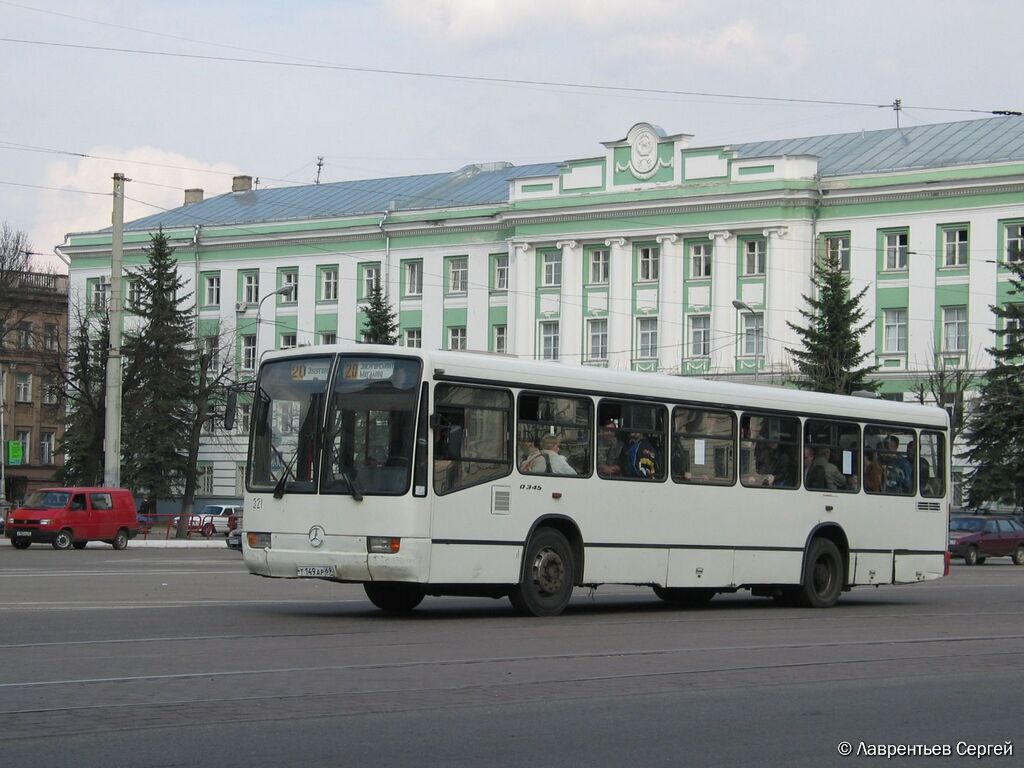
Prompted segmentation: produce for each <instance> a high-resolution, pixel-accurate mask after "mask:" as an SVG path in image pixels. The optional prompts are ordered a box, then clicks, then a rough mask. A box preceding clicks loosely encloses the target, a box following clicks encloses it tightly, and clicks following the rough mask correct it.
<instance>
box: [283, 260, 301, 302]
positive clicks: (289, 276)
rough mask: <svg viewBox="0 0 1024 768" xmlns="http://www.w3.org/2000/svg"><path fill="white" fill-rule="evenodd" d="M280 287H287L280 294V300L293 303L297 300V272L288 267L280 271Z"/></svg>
mask: <svg viewBox="0 0 1024 768" xmlns="http://www.w3.org/2000/svg"><path fill="white" fill-rule="evenodd" d="M281 287H282V288H288V290H287V291H285V292H284V293H282V294H281V301H282V302H284V303H286V304H294V303H295V302H297V301H298V300H299V273H298V272H297V271H295V270H294V269H289V270H287V271H285V272H282V273H281Z"/></svg>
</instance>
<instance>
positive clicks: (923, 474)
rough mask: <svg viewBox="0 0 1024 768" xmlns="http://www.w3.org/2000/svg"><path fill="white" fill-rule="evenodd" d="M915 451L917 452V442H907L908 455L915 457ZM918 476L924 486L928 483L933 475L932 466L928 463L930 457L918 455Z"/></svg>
mask: <svg viewBox="0 0 1024 768" xmlns="http://www.w3.org/2000/svg"><path fill="white" fill-rule="evenodd" d="M915 453H917V443H916V442H915V441H914V440H911V441H910V442H908V443H907V456H908V457H910V458H913V456H914V454H915ZM917 476H918V482H919V483H920V484H921V487H922V488H924V487H925V486H926V485H928V481H929V480H930V479H931V476H932V470H931V466H930V465H929V464H928V459H926V458H925V457H924V456H923V455H921V456H918V457H917Z"/></svg>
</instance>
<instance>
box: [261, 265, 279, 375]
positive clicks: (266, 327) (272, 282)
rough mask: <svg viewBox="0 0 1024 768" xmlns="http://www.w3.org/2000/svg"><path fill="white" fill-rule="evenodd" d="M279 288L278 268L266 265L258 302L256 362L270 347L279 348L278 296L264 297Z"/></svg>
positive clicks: (262, 270) (262, 273)
mask: <svg viewBox="0 0 1024 768" xmlns="http://www.w3.org/2000/svg"><path fill="white" fill-rule="evenodd" d="M276 288H277V269H276V268H275V267H264V268H263V269H261V270H260V302H262V303H258V304H257V314H258V316H259V327H258V328H257V329H256V363H257V365H258V364H259V360H260V356H261V355H262V354H263V353H264V352H266V351H267V350H268V349H276V348H277V296H271V297H270V298H269V299H267V300H266V301H263V299H264V298H265V297H266V295H267V294H268V293H270V292H271V291H273V290H275V289H276Z"/></svg>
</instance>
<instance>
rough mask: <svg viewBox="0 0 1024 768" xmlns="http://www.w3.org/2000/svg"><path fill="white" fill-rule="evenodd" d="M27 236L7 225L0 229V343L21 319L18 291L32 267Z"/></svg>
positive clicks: (30, 248)
mask: <svg viewBox="0 0 1024 768" xmlns="http://www.w3.org/2000/svg"><path fill="white" fill-rule="evenodd" d="M31 254H32V247H31V245H30V244H29V241H28V235H26V234H25V233H24V232H22V231H21V230H17V229H14V228H13V227H11V225H10V224H8V223H7V222H6V221H5V222H4V223H3V224H2V225H0V339H3V338H5V337H6V336H7V332H8V331H10V330H11V329H12V328H13V327H14V326H16V325H17V324H18V323H19V322H21V320H22V319H24V317H25V315H26V312H25V310H24V308H22V306H21V302H19V301H18V295H17V291H18V288H19V287H20V286H21V283H22V281H23V280H24V279H25V273H27V272H28V271H29V270H30V268H31V266H32V255H31Z"/></svg>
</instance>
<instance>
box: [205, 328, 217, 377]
mask: <svg viewBox="0 0 1024 768" xmlns="http://www.w3.org/2000/svg"><path fill="white" fill-rule="evenodd" d="M203 354H205V355H206V358H207V360H209V361H210V365H209V367H208V368H207V370H208V371H210V372H212V373H220V337H219V336H205V337H204V338H203Z"/></svg>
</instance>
